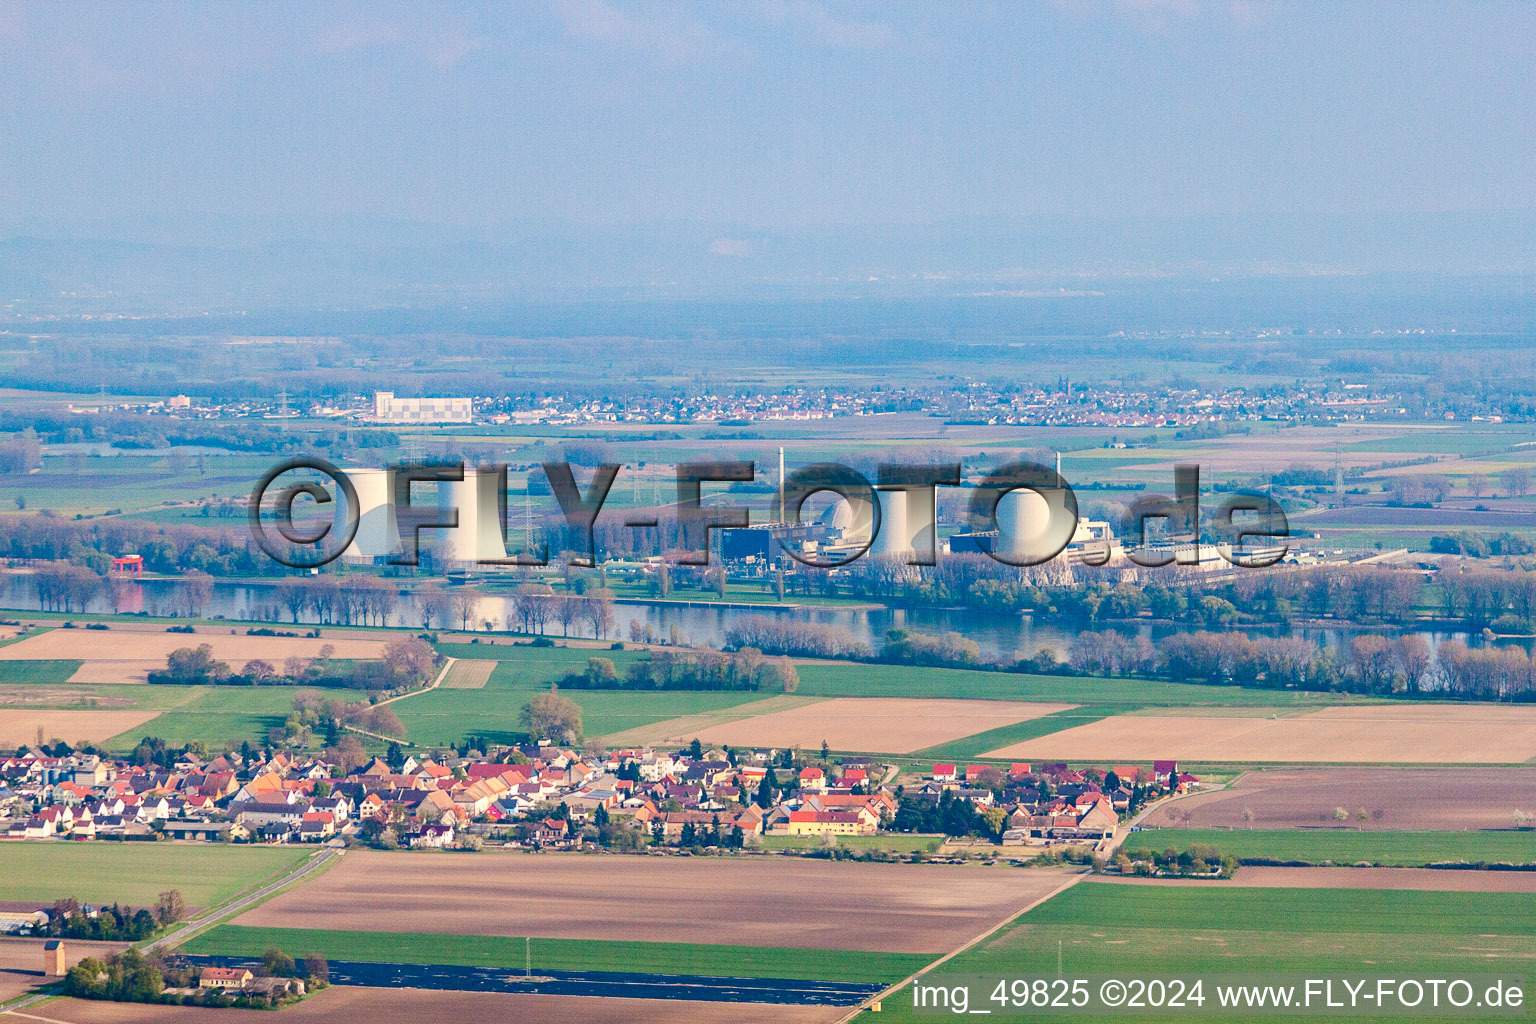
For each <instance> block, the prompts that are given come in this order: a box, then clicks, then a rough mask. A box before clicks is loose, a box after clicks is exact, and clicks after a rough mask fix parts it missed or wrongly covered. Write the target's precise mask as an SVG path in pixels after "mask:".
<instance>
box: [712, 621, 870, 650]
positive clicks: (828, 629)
mask: <svg viewBox="0 0 1536 1024" xmlns="http://www.w3.org/2000/svg"><path fill="white" fill-rule="evenodd" d="M725 643H726V646H727V647H729V648H731V649H734V650H739V649H741V648H743V647H755V648H757V649H758V650H760V651H771V652H773V653H775V654H791V655H796V656H799V657H808V658H867V657H869V656H870V651H869V647H868V646H867V645H865V644H863V643H861V642H859V641H858V640H856V639H855V638H854V635H853V634H852V633H851V632H849V631H848V630H847V629H844V628H843V627H842V626H830V625H824V624H822V623H818V622H803V621H800V620H798V619H796V618H794V617H793V616H790V615H744V616H742V617H741V618H740V619H738V620H737V621H736V622H735V623H734V624H732V626H731V628H730V629H728V630H726V634H725Z"/></svg>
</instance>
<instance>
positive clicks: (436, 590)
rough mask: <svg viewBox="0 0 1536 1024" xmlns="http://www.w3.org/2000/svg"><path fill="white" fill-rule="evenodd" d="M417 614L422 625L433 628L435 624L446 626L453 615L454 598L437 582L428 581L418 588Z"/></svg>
mask: <svg viewBox="0 0 1536 1024" xmlns="http://www.w3.org/2000/svg"><path fill="white" fill-rule="evenodd" d="M416 614H417V615H418V616H419V617H420V618H421V624H422V627H423V628H425V629H431V628H432V627H433V626H434V625H442V626H446V625H447V624H448V621H449V619H450V617H451V616H452V615H453V608H452V599H451V598H449V596H448V593H447V591H445V590H444V589H443V588H442V587H440V586H438V585H437V584H436V583H428V584H426V585H425V586H422V587H418V588H416Z"/></svg>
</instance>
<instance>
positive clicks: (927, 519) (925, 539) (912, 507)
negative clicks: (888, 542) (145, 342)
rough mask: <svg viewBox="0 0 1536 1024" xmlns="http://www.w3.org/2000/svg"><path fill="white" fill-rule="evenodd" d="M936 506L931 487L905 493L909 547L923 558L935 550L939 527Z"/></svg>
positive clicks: (935, 496)
mask: <svg viewBox="0 0 1536 1024" xmlns="http://www.w3.org/2000/svg"><path fill="white" fill-rule="evenodd" d="M937 504H938V502H937V495H936V494H935V491H934V488H932V487H919V488H918V489H916V490H913V491H908V492H907V531H908V533H909V535H910V538H911V541H910V543H911V547H912V550H914V551H921V552H922V553H923V554H924V555H925V556H926V555H927V553H928V552H930V551H936V550H937V549H936V548H935V547H934V542H935V540H936V539H937V537H938V525H939V523H938V521H939V510H938V508H937Z"/></svg>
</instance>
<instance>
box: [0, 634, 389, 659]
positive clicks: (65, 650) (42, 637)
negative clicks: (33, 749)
mask: <svg viewBox="0 0 1536 1024" xmlns="http://www.w3.org/2000/svg"><path fill="white" fill-rule="evenodd" d="M200 644H208V645H209V646H210V647H212V648H213V656H214V657H215V658H221V659H223V660H225V661H228V662H230V663H231V664H234V665H235V667H236V668H238V667H239V665H238V664H235V663H239V664H243V663H245V662H246V661H249V660H250V659H252V658H264V659H266V660H267V661H270V662H272V663H273V664H281V663H282V662H283V660H284V659H286V658H291V657H293V658H314V657H318V656H319V654H320V649H321V648H322V647H325V646H327V645H329V646H330V647H331V648H332V656H333V657H336V658H357V659H372V658H378V657H380V656H381V655H382V654H383V652H384V642H383V641H381V640H364V639H359V638H356V637H348V636H344V635H343V636H334V637H298V636H248V635H246V634H245V633H243V632H240V633H236V632H232V631H229V630H226V631H224V632H213V631H211V630H207V629H205V628H200V629H199V630H198V631H197V632H196V633H190V634H189V633H165V632H160V633H149V632H142V631H139V630H127V629H105V630H97V629H89V630H75V629H53V630H49V631H48V632H46V633H40V634H38V635H37V636H31V637H28V638H27V639H25V640H22V641H21V642H19V643H14V644H9V645H7V646H5V647H0V661H29V660H61V659H62V660H77V661H107V662H114V661H157V662H159V663H160V664H162V665H163V664H164V663H165V658H166V656H167V655H168V654H170V653H171V652H172V651H174V650H177V649H178V648H182V647H197V646H198V645H200Z"/></svg>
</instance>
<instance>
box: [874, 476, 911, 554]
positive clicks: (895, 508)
mask: <svg viewBox="0 0 1536 1024" xmlns="http://www.w3.org/2000/svg"><path fill="white" fill-rule="evenodd" d="M875 493H876V494H877V495H879V496H880V532H879V533H878V534H876V535H875V543H874V544H873V545H871V547H870V549H869V553H870V554H871V555H879V556H883V557H886V558H899V559H901V560H902V561H906V560H907V559H910V558H911V557H912V555H913V553H914V552H913V550H912V532H911V530H910V528H909V527H908V525H907V496H908V495H909V494H910V493H911V492H910V491H876V492H875Z"/></svg>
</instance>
